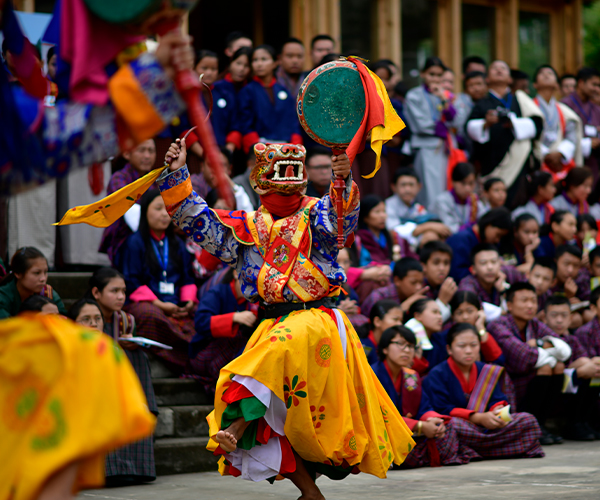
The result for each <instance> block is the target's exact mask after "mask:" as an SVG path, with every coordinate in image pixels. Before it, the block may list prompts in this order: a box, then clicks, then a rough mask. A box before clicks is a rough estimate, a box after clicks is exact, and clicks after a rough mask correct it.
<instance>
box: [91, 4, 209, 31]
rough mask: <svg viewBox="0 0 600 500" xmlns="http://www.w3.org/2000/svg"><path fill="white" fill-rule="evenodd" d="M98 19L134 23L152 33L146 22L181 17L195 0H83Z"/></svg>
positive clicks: (140, 28) (117, 22) (191, 6)
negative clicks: (158, 18)
mask: <svg viewBox="0 0 600 500" xmlns="http://www.w3.org/2000/svg"><path fill="white" fill-rule="evenodd" d="M84 1H85V5H86V6H87V8H88V9H90V11H91V12H93V13H94V14H96V16H98V17H99V18H100V19H102V20H103V21H106V22H107V23H110V24H125V25H134V26H136V27H137V28H139V32H142V33H152V32H151V31H149V30H148V29H147V27H146V26H147V24H148V23H149V22H150V23H151V24H154V22H156V19H157V17H160V18H161V19H164V18H165V17H167V16H168V17H173V18H176V17H181V16H182V15H183V14H184V13H185V12H189V11H190V10H192V8H193V7H194V5H195V4H196V2H197V0H168V1H165V0H125V1H123V0H84Z"/></svg>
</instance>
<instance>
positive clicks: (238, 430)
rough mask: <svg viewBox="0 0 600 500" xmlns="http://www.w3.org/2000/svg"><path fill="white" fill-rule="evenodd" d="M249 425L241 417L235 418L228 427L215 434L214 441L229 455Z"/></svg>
mask: <svg viewBox="0 0 600 500" xmlns="http://www.w3.org/2000/svg"><path fill="white" fill-rule="evenodd" d="M249 425H250V422H246V421H245V420H244V419H243V417H240V418H237V419H235V420H234V421H233V423H232V424H231V425H230V426H229V427H227V429H222V430H220V431H219V432H217V435H216V436H215V441H216V442H217V443H219V444H220V445H221V448H223V449H224V450H225V451H226V452H227V453H231V452H232V451H235V450H236V448H237V442H238V439H240V438H241V437H242V436H243V435H244V431H245V430H246V427H248V426H249Z"/></svg>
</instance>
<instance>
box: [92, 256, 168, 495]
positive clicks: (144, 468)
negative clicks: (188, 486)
mask: <svg viewBox="0 0 600 500" xmlns="http://www.w3.org/2000/svg"><path fill="white" fill-rule="evenodd" d="M86 296H87V297H93V298H94V299H95V300H96V302H97V304H98V307H99V308H100V311H101V313H102V318H103V321H104V327H103V328H102V331H103V332H104V333H106V334H107V335H108V336H109V337H112V338H113V339H114V340H115V342H119V340H120V339H127V338H131V337H133V336H134V335H135V334H136V333H137V332H136V326H135V318H134V317H133V316H132V315H131V314H128V313H126V312H125V311H123V305H124V304H125V298H126V296H127V287H126V285H125V279H124V278H123V275H122V274H121V273H120V272H119V271H117V270H116V269H112V268H110V267H102V268H100V269H98V270H97V271H95V272H94V274H93V276H92V277H91V278H90V288H89V291H88V293H87V294H86ZM119 345H120V346H121V347H122V348H123V349H124V350H125V354H126V356H127V358H128V359H129V362H130V363H131V366H133V369H134V370H135V373H136V375H137V376H138V379H139V381H140V384H141V386H142V389H143V390H144V394H145V395H146V400H147V402H148V409H149V410H150V412H152V413H153V414H154V415H156V416H158V406H157V405H156V396H155V394H154V387H153V385H152V375H151V373H150V363H149V361H148V356H146V353H144V351H143V350H142V349H139V348H138V346H137V344H134V343H132V342H127V341H123V342H119ZM105 475H106V483H107V485H110V486H119V485H120V486H125V485H130V484H141V483H145V482H148V481H154V480H155V479H156V469H155V465H154V443H153V440H152V438H151V437H149V438H144V439H142V440H141V441H136V442H135V443H132V444H129V445H127V446H125V447H123V448H119V449H117V450H115V451H114V452H112V453H110V454H109V455H107V456H106V467H105Z"/></svg>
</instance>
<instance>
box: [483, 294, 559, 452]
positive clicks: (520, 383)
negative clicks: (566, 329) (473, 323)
mask: <svg viewBox="0 0 600 500" xmlns="http://www.w3.org/2000/svg"><path fill="white" fill-rule="evenodd" d="M506 304H507V308H508V314H507V315H506V316H502V317H501V318H498V319H497V320H494V321H492V322H491V323H490V324H489V325H488V331H489V332H490V334H492V336H493V337H494V339H495V340H496V342H497V343H498V345H499V346H500V348H501V349H502V352H503V353H504V356H505V358H506V362H505V367H506V370H507V372H508V374H509V375H510V377H511V379H512V381H513V383H514V386H515V391H516V397H517V408H518V409H519V411H527V412H529V413H532V414H533V415H534V416H535V417H536V419H537V421H538V423H539V424H540V427H541V429H542V435H541V438H540V443H541V444H543V445H550V444H559V443H562V438H561V437H560V436H556V435H553V434H551V433H550V432H549V431H548V430H547V429H546V428H545V427H544V425H545V423H546V419H547V417H548V414H549V412H550V410H551V408H552V405H553V404H554V402H555V401H556V400H557V398H558V397H559V396H560V393H561V390H562V385H563V380H564V377H563V372H564V369H565V365H564V363H565V361H567V360H568V359H569V357H570V356H571V349H570V348H569V346H568V344H566V342H563V341H562V340H560V339H559V338H558V336H557V335H556V334H555V333H554V332H553V331H552V330H551V329H550V328H548V327H547V326H546V325H544V324H543V323H542V322H540V321H538V320H537V319H536V318H535V316H536V313H537V306H538V301H537V295H536V292H535V288H534V287H533V285H531V284H529V283H516V284H514V285H513V286H511V287H510V289H509V290H508V292H507V294H506Z"/></svg>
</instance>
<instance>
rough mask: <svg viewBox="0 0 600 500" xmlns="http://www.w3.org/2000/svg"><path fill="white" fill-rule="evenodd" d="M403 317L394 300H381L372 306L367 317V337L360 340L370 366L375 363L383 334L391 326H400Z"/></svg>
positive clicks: (398, 305)
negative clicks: (368, 328)
mask: <svg viewBox="0 0 600 500" xmlns="http://www.w3.org/2000/svg"><path fill="white" fill-rule="evenodd" d="M403 316H404V314H403V312H402V308H401V307H400V304H398V302H396V301H395V300H389V299H383V300H380V301H378V302H376V303H375V304H374V305H373V308H372V309H371V314H370V316H369V326H370V330H369V335H368V337H366V338H363V339H361V342H362V345H363V349H364V350H365V354H366V356H367V360H368V361H369V364H370V365H372V364H373V363H376V362H377V347H378V345H379V339H381V335H382V334H383V332H384V331H385V330H387V329H388V328H390V327H392V326H396V325H401V324H402V319H403Z"/></svg>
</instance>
